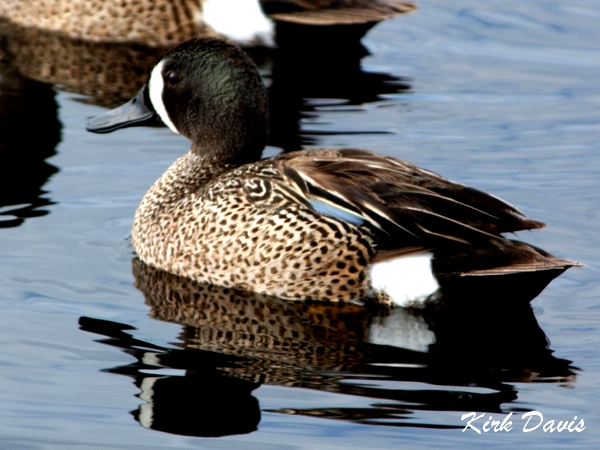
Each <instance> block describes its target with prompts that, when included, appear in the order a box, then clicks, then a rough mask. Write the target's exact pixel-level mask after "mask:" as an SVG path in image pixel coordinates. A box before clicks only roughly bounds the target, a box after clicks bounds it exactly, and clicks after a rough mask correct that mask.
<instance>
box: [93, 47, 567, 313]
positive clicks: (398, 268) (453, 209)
mask: <svg viewBox="0 0 600 450" xmlns="http://www.w3.org/2000/svg"><path fill="white" fill-rule="evenodd" d="M156 116H158V117H160V118H161V119H162V121H163V122H164V123H165V124H166V125H167V126H168V127H169V128H171V130H173V131H174V132H175V133H180V134H182V135H184V136H186V137H187V138H188V139H190V140H191V141H192V147H191V150H190V152H189V153H187V154H186V155H184V156H182V157H181V158H179V159H178V160H177V161H176V162H175V163H174V164H173V165H172V166H171V167H170V168H169V169H168V170H167V171H166V172H165V173H164V175H163V176H161V177H160V179H159V180H158V181H157V182H156V183H155V184H154V185H153V186H152V187H151V188H150V190H149V191H148V193H147V194H146V195H145V197H144V199H143V200H142V202H141V204H140V206H139V208H138V210H137V212H136V215H135V220H134V225H133V232H132V243H133V247H134V249H135V251H136V252H137V254H138V255H139V257H140V258H141V259H142V260H143V261H144V262H146V263H147V264H149V265H151V266H154V267H157V268H160V269H164V270H166V271H168V272H170V273H174V274H176V275H181V276H185V277H189V278H192V279H196V280H198V281H202V282H207V283H212V284H217V285H221V286H227V287H235V288H241V289H246V290H253V291H256V292H261V293H265V294H270V295H275V296H279V297H283V298H287V299H328V300H340V301H353V300H357V299H364V298H369V297H371V298H377V299H379V300H383V301H389V300H390V299H391V300H392V301H394V302H395V303H399V304H406V303H410V302H412V301H413V300H416V299H423V298H425V297H427V296H428V295H429V294H431V293H432V292H433V291H436V290H437V289H438V287H439V285H440V284H441V283H443V282H444V281H447V280H451V279H454V278H456V277H458V278H460V279H464V278H471V279H481V278H482V276H484V275H485V276H493V278H495V279H496V280H498V279H501V278H502V277H503V276H506V275H514V274H522V273H535V274H539V275H540V276H542V275H543V276H544V277H547V278H548V279H547V281H546V282H545V283H546V284H547V283H548V282H549V281H550V280H551V279H552V278H554V277H555V276H557V275H558V274H560V273H562V272H563V271H564V270H565V269H567V268H568V267H571V266H573V265H576V264H577V263H573V262H570V261H566V260H562V259H558V258H555V257H553V256H551V255H549V254H548V253H546V252H544V251H542V250H540V249H537V248H534V247H532V246H529V245H527V244H524V243H521V242H518V241H512V240H508V239H505V238H503V237H502V236H501V233H505V232H514V231H519V230H528V229H535V228H541V227H543V224H542V223H540V222H536V221H533V220H530V219H528V218H526V217H524V216H523V214H522V213H521V212H519V211H518V210H517V209H515V208H514V207H512V206H511V205H509V204H507V203H505V202H503V201H502V200H499V199H497V198H495V197H493V196H491V195H488V194H486V193H484V192H481V191H478V190H476V189H472V188H469V187H467V186H464V185H461V184H458V183H454V182H452V181H449V180H447V179H445V178H442V177H441V176H439V175H437V174H435V173H433V172H429V171H427V170H424V169H420V168H418V167H416V166H415V165H413V164H411V163H409V162H406V161H402V160H399V159H396V158H392V157H388V156H380V155H377V154H375V153H372V152H370V151H365V150H355V149H339V150H334V149H320V150H306V151H298V152H293V153H286V154H282V155H279V156H277V157H274V158H270V159H265V160H261V159H260V158H261V153H262V151H263V149H264V147H265V142H266V139H267V134H268V106H267V96H266V91H265V87H264V85H263V83H262V81H261V78H260V75H259V74H258V72H257V69H256V67H255V66H254V64H253V63H252V62H251V61H250V60H249V59H248V58H247V57H246V55H245V54H244V53H243V52H242V51H241V50H240V49H239V48H238V47H236V46H233V45H230V44H228V43H225V42H223V41H221V40H218V39H212V38H202V39H194V40H191V41H188V42H185V43H183V44H181V45H179V46H178V47H176V48H175V49H173V50H171V51H170V52H168V53H167V54H166V55H165V56H164V57H163V58H162V59H161V60H160V61H159V63H158V64H157V65H156V66H155V68H154V69H153V70H152V72H151V74H150V76H149V79H148V83H147V84H146V85H145V86H144V87H143V88H142V89H141V90H140V92H139V93H138V95H137V96H136V97H135V98H133V99H132V100H131V101H130V102H128V103H126V104H125V105H123V106H121V107H119V108H117V109H115V110H112V111H109V112H107V113H104V114H102V115H100V116H98V117H96V118H93V119H91V120H90V122H89V123H88V127H87V128H88V130H89V131H93V132H98V133H103V132H110V131H113V130H115V129H117V128H121V127H126V126H133V125H139V124H142V123H145V122H147V121H148V120H152V119H153V118H154V117H156Z"/></svg>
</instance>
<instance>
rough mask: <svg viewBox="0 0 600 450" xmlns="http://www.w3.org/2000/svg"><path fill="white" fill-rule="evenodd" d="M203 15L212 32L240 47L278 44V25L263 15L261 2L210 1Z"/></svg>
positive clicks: (256, 0)
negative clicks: (276, 33) (276, 41)
mask: <svg viewBox="0 0 600 450" xmlns="http://www.w3.org/2000/svg"><path fill="white" fill-rule="evenodd" d="M202 14H203V19H204V22H205V23H207V24H208V25H210V27H211V28H212V29H213V30H215V31H216V32H217V33H219V34H221V35H223V36H226V37H228V38H229V39H232V40H234V41H236V42H238V43H239V44H242V45H256V44H257V43H260V44H262V45H266V46H270V47H272V46H274V45H275V44H274V42H275V41H274V34H275V26H274V25H273V22H272V21H271V20H270V19H269V18H268V17H267V16H265V15H264V13H263V11H262V9H261V7H260V4H259V0H207V1H206V2H204V5H203V13H202Z"/></svg>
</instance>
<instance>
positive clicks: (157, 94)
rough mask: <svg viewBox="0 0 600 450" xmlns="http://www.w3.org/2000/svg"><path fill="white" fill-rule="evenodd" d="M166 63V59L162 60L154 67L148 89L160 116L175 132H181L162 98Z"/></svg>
mask: <svg viewBox="0 0 600 450" xmlns="http://www.w3.org/2000/svg"><path fill="white" fill-rule="evenodd" d="M163 65H164V61H160V62H159V63H158V64H157V65H156V66H155V67H154V69H152V73H151V74H150V81H149V82H148V90H149V91H150V101H151V102H152V106H153V107H154V110H155V111H156V114H158V116H159V117H160V119H161V120H162V121H163V122H164V124H165V125H166V126H168V127H169V128H170V129H171V130H173V133H177V134H179V131H177V128H175V125H173V122H171V119H170V118H169V114H167V110H166V109H165V104H164V102H163V99H162V93H163V87H164V81H163V76H162V68H163Z"/></svg>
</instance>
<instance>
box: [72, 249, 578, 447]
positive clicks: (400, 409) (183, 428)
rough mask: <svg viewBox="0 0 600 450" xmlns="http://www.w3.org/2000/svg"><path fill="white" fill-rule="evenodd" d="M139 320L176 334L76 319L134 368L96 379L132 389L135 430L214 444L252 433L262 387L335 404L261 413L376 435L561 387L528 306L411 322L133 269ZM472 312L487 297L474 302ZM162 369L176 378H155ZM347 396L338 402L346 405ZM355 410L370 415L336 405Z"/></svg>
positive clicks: (422, 316) (571, 371)
mask: <svg viewBox="0 0 600 450" xmlns="http://www.w3.org/2000/svg"><path fill="white" fill-rule="evenodd" d="M133 271H134V275H135V279H136V287H137V288H138V289H140V291H142V292H143V293H144V296H145V298H146V303H147V304H148V306H149V307H150V315H151V317H153V318H156V319H158V320H162V321H167V322H173V323H177V324H181V325H182V327H183V328H182V332H181V334H180V336H179V340H180V343H179V344H176V347H174V348H166V347H160V346H156V345H153V344H150V343H147V342H143V341H140V340H137V339H135V337H134V335H135V329H134V328H133V327H131V326H128V325H126V324H119V323H115V322H109V321H103V320H98V319H93V318H88V317H82V318H81V319H80V326H81V329H83V330H85V331H89V332H93V333H96V334H99V335H102V336H105V338H104V339H101V340H100V341H99V342H102V343H105V344H107V345H111V346H114V347H117V348H119V349H121V350H122V351H124V352H126V353H128V354H130V355H131V356H133V357H134V358H135V359H136V361H135V362H134V363H132V364H129V365H127V366H120V367H114V368H107V369H106V371H108V372H111V373H117V374H122V375H127V376H129V377H132V378H133V379H134V380H135V384H136V386H138V388H139V389H140V394H139V397H140V398H141V399H142V400H144V402H145V403H144V404H142V405H141V406H140V407H139V409H138V410H136V411H134V412H132V414H133V415H134V417H135V418H136V420H138V421H139V422H140V424H142V425H143V426H145V427H148V428H152V429H157V430H161V431H164V432H170V433H177V434H184V435H195V436H223V435H231V434H240V433H248V432H251V431H253V430H255V429H256V427H257V425H258V423H259V421H260V417H261V410H260V405H259V404H258V401H257V399H256V398H255V397H254V396H253V395H252V391H253V390H254V389H256V388H257V387H258V386H260V385H262V384H268V385H278V386H285V387H287V388H289V389H296V388H304V389H313V390H317V391H326V392H330V393H335V394H339V395H342V396H344V397H340V405H343V406H340V405H336V403H335V401H332V403H331V405H329V406H327V407H323V400H322V399H321V400H319V401H318V402H316V404H315V407H314V408H310V407H307V408H302V409H298V408H281V409H275V410H268V411H265V412H269V413H277V414H286V415H290V414H291V415H302V416H311V417H314V418H320V419H332V420H344V421H351V422H355V423H363V424H371V425H381V426H388V427H425V428H458V427H457V426H456V425H453V424H440V423H421V422H418V421H417V420H415V419H414V417H415V414H416V413H417V412H419V411H437V412H458V413H461V412H471V411H482V412H490V413H494V412H496V413H497V412H502V411H506V409H511V408H512V410H516V409H517V408H516V407H515V406H509V405H510V404H511V403H512V402H514V401H515V400H517V399H518V396H519V392H518V389H517V387H516V386H515V385H514V383H515V382H520V383H539V382H553V383H556V382H559V383H566V384H569V383H573V382H574V381H575V378H576V377H575V370H576V369H575V368H574V367H572V365H571V362H570V361H567V360H564V359H559V358H556V357H555V356H553V351H552V350H550V349H549V348H548V339H547V338H546V336H545V334H544V332H543V331H542V330H541V329H540V327H539V325H538V323H537V321H536V319H535V316H534V314H533V311H532V309H531V307H530V306H529V304H528V302H525V303H522V304H520V306H518V305H517V306H514V307H512V308H503V307H501V305H499V304H496V303H494V304H493V305H491V306H489V307H481V306H480V307H476V308H474V307H473V304H472V303H469V302H466V303H465V302H462V301H461V300H462V299H461V298H458V297H456V298H453V299H450V298H446V299H445V300H446V301H445V302H444V303H443V304H440V305H441V306H438V307H428V308H426V309H423V310H407V309H403V308H396V309H388V308H386V307H383V306H379V305H371V306H368V305H367V306H361V305H353V304H336V303H326V302H290V301H286V300H281V299H277V298H271V297H266V296H262V295H258V294H252V293H247V292H238V291H234V290H231V289H225V288H220V287H217V286H210V285H203V284H199V283H196V282H193V281H190V280H187V279H184V278H179V277H176V276H173V275H170V274H167V273H165V272H162V271H158V270H155V269H152V268H149V267H148V266H146V265H144V264H143V263H141V262H140V261H139V260H134V262H133ZM479 297H480V299H481V300H482V301H484V300H485V299H486V294H485V293H484V292H482V293H480V295H479ZM165 369H175V370H180V371H181V374H180V375H179V374H175V375H173V374H172V372H171V373H169V374H165V372H164V371H165ZM349 397H350V398H349ZM352 398H354V399H355V400H356V401H357V402H358V401H359V399H361V398H362V399H368V402H369V406H362V405H364V400H363V401H362V402H361V406H360V407H352V406H347V405H348V404H349V403H350V402H351V401H352V400H351V399H352ZM461 428H462V427H461Z"/></svg>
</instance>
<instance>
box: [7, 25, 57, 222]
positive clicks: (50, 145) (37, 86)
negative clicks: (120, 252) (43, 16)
mask: <svg viewBox="0 0 600 450" xmlns="http://www.w3.org/2000/svg"><path fill="white" fill-rule="evenodd" d="M5 44H6V42H5V41H4V40H3V39H2V36H1V33H0V152H1V153H2V164H1V165H0V228H9V227H16V226H19V225H21V224H22V223H23V222H24V221H25V220H26V219H30V218H33V217H40V216H44V215H46V214H48V210H47V209H46V208H45V207H46V206H49V205H52V204H54V202H53V201H52V200H51V199H49V198H48V196H47V192H46V191H44V190H43V189H42V186H43V185H44V184H45V183H46V181H48V179H49V178H50V177H51V176H52V175H53V174H54V173H56V172H58V169H57V168H56V167H55V166H53V165H51V164H48V163H47V162H46V159H47V158H49V157H51V156H53V155H55V153H56V152H55V147H56V145H57V144H58V143H59V142H60V135H61V124H60V122H59V121H58V117H57V109H58V108H57V104H56V100H55V98H54V97H55V95H56V93H55V92H54V90H53V89H52V86H50V85H48V84H45V83H40V82H37V81H34V80H31V79H28V78H26V77H24V76H22V75H21V74H20V73H19V72H18V71H17V70H16V69H15V68H14V66H13V65H12V63H11V60H12V57H11V54H10V51H9V48H8V47H7V46H6V45H5ZM32 123H33V124H35V126H36V132H35V133H32V132H31V124H32Z"/></svg>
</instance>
